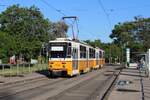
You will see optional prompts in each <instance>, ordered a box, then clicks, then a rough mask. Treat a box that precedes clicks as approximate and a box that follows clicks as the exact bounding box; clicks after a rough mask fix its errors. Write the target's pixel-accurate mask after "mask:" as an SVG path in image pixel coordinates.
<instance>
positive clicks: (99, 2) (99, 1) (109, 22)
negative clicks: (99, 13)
mask: <svg viewBox="0 0 150 100" xmlns="http://www.w3.org/2000/svg"><path fill="white" fill-rule="evenodd" d="M98 4H99V5H100V7H101V9H102V10H103V12H104V14H105V15H106V18H107V21H108V24H109V26H110V28H111V21H110V18H109V14H108V13H107V12H106V9H105V7H104V5H103V3H102V2H101V0H98Z"/></svg>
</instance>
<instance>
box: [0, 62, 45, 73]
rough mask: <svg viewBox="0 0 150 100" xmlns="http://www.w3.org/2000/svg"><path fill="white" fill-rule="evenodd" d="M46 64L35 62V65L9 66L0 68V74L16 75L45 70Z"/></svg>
mask: <svg viewBox="0 0 150 100" xmlns="http://www.w3.org/2000/svg"><path fill="white" fill-rule="evenodd" d="M47 68H48V64H35V65H32V66H30V65H26V66H23V65H21V66H11V67H10V68H4V69H0V75H1V76H17V75H21V74H27V73H32V72H36V71H41V70H46V69H47Z"/></svg>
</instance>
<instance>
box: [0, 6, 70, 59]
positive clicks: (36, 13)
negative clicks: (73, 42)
mask: <svg viewBox="0 0 150 100" xmlns="http://www.w3.org/2000/svg"><path fill="white" fill-rule="evenodd" d="M0 25H1V27H0V39H2V40H3V42H2V43H4V42H5V44H6V45H3V44H2V43H1V44H0V45H1V46H0V47H1V48H0V50H1V52H3V53H2V54H3V55H1V57H2V58H3V57H4V55H5V57H6V56H7V57H10V56H11V55H9V54H7V52H10V51H11V53H12V54H15V55H16V56H17V57H20V56H23V57H24V58H25V59H26V61H29V60H30V58H37V56H38V55H39V54H40V50H41V46H42V44H44V43H47V42H48V41H49V40H51V39H52V38H53V39H54V38H56V37H60V35H59V34H61V36H62V34H63V35H65V32H66V31H67V29H68V27H67V25H66V24H65V23H61V22H58V23H52V22H51V21H49V20H48V19H45V18H44V16H43V14H42V13H41V12H40V10H39V8H37V7H35V6H31V7H29V8H27V7H20V6H19V5H13V6H10V7H8V8H7V9H6V10H5V11H3V12H2V13H1V14H0ZM53 25H54V26H56V27H53ZM53 30H56V31H57V32H56V33H57V34H55V35H54V34H53V33H54V31H53ZM9 39H10V40H9ZM6 51H7V52H6Z"/></svg>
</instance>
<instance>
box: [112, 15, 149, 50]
mask: <svg viewBox="0 0 150 100" xmlns="http://www.w3.org/2000/svg"><path fill="white" fill-rule="evenodd" d="M149 23H150V18H141V17H135V20H134V21H131V22H124V23H122V24H121V23H119V24H117V25H115V27H114V29H113V30H112V34H111V35H110V38H112V39H114V43H115V44H117V45H119V46H122V47H123V46H127V47H129V48H131V49H132V50H134V52H138V51H146V50H147V49H148V48H150V39H149V38H150V34H149V33H150V25H149Z"/></svg>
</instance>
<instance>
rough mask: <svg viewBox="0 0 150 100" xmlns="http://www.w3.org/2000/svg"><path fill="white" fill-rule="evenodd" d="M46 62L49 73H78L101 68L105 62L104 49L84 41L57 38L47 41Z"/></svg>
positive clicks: (70, 74)
mask: <svg viewBox="0 0 150 100" xmlns="http://www.w3.org/2000/svg"><path fill="white" fill-rule="evenodd" d="M48 63H49V64H48V70H49V72H50V74H51V75H55V74H66V75H69V76H73V75H78V74H81V73H86V72H88V71H90V70H92V69H98V68H101V67H102V66H103V65H104V64H105V59H104V51H103V50H102V49H99V48H93V47H92V46H89V45H88V44H86V43H84V42H77V41H73V40H69V39H66V38H57V39H56V40H53V41H49V62H48Z"/></svg>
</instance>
